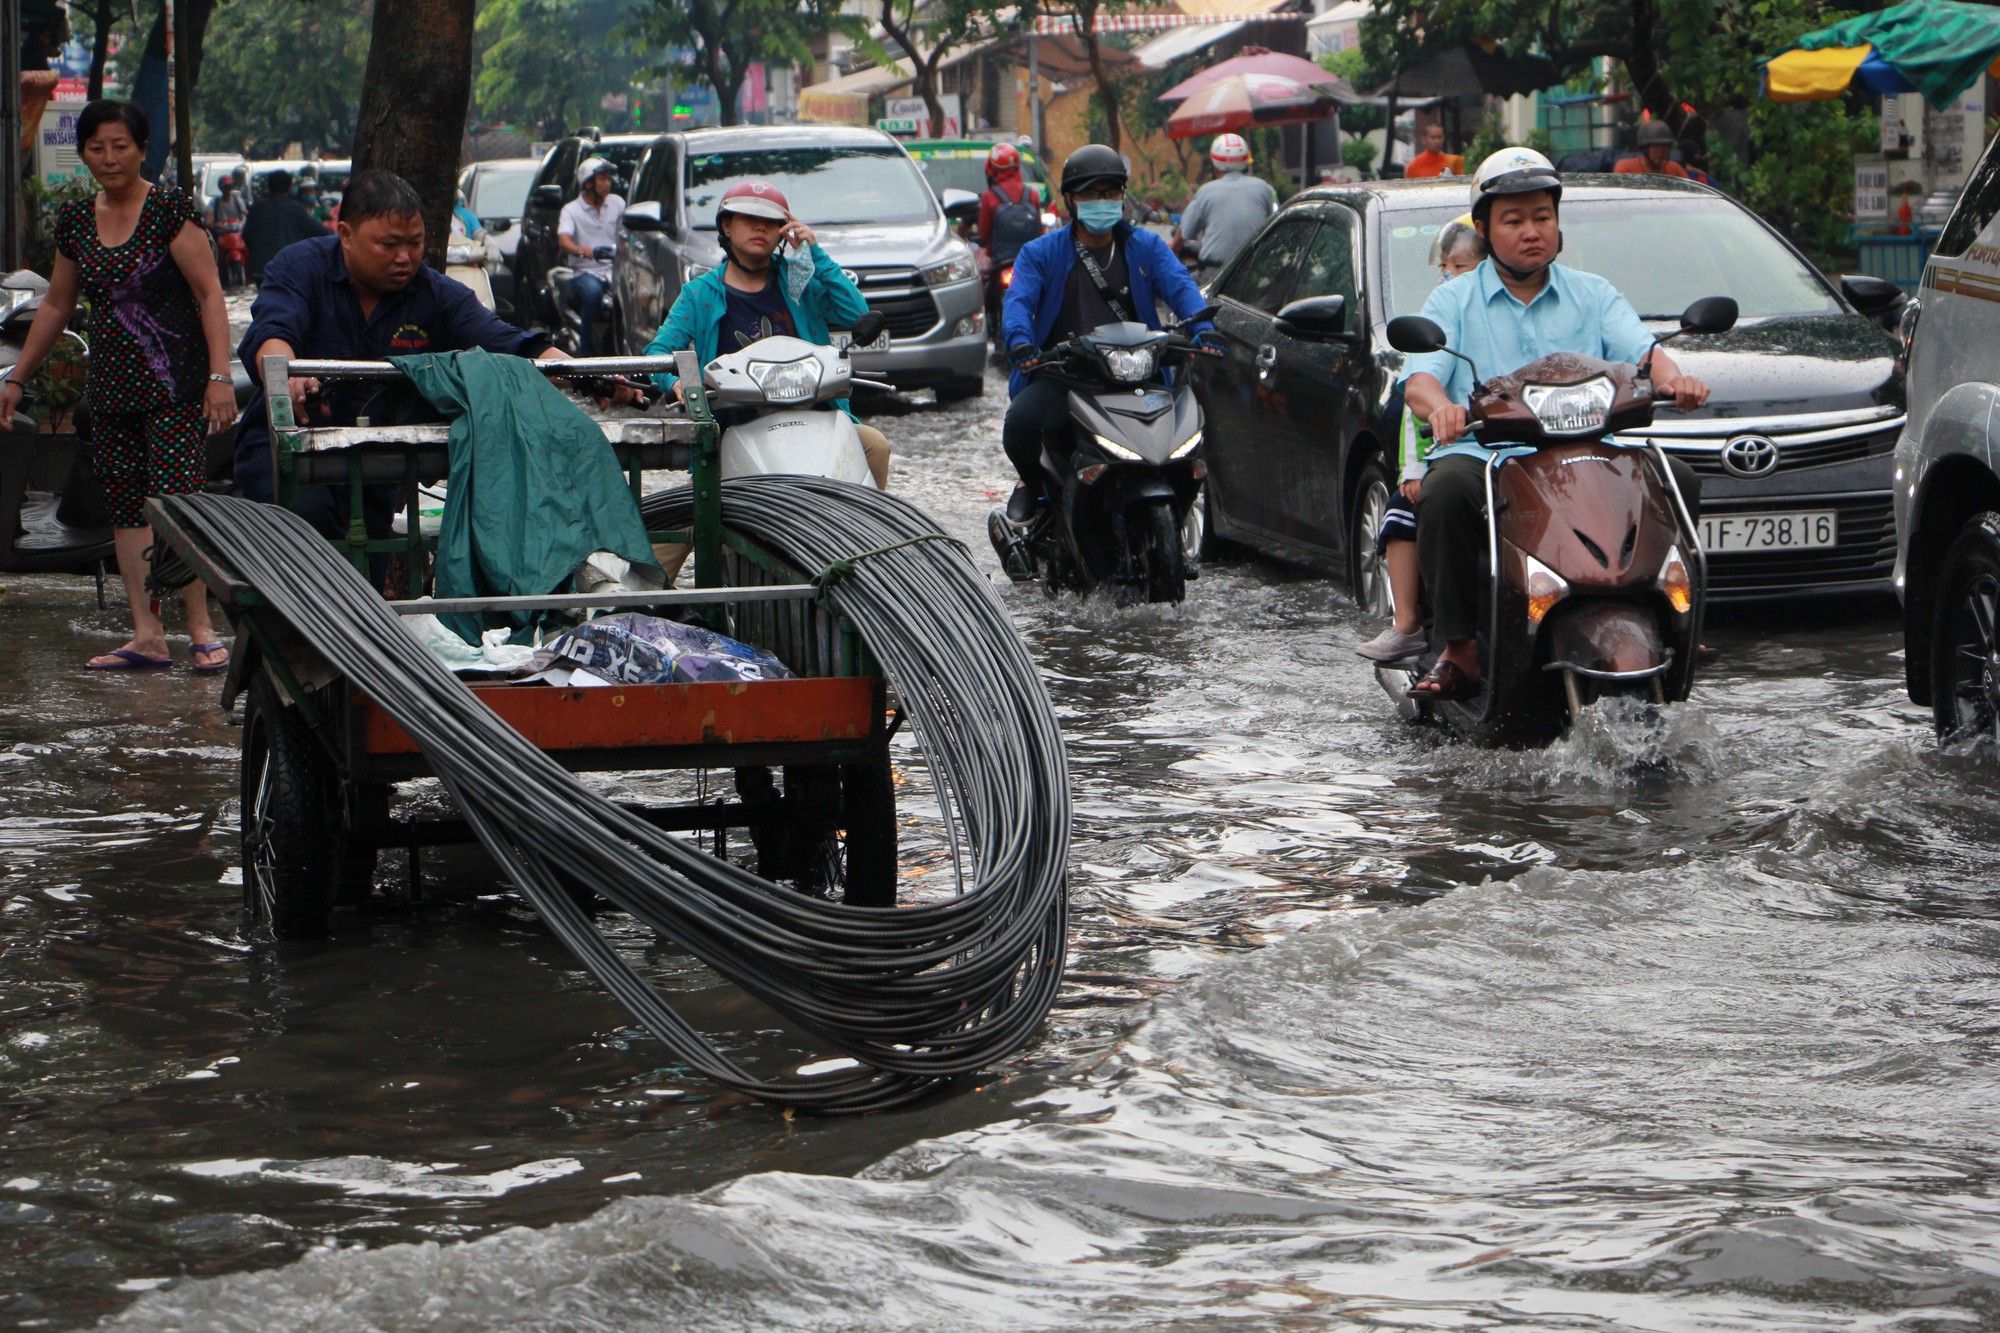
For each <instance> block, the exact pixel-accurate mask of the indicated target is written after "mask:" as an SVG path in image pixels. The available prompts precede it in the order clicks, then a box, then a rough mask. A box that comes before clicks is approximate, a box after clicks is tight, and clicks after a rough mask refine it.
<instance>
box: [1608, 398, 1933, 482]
mask: <svg viewBox="0 0 2000 1333" xmlns="http://www.w3.org/2000/svg"><path fill="white" fill-rule="evenodd" d="M1902 429H1903V412H1902V409H1900V408H1894V407H1867V408H1859V409H1856V410H1851V411H1842V412H1813V413H1806V414H1802V415H1799V416H1791V417H1762V418H1758V419H1755V420H1728V419H1718V418H1713V417H1710V418H1698V419H1696V420H1693V421H1656V422H1654V423H1653V424H1652V425H1651V426H1648V427H1646V428H1644V429H1642V430H1637V431H1620V432H1619V433H1618V435H1619V438H1620V439H1622V440H1624V441H1626V442H1627V443H1637V442H1638V441H1640V440H1652V441H1653V442H1655V443H1657V444H1658V445H1659V446H1660V447H1661V448H1662V449H1665V450H1666V451H1667V452H1668V453H1670V454H1672V455H1674V456H1675V457H1676V458H1679V459H1680V460H1681V461H1683V462H1685V463H1686V464H1687V465H1688V466H1689V467H1692V468H1693V469H1694V470H1695V471H1696V472H1699V473H1701V474H1702V475H1704V476H1710V477H1733V478H1737V479H1739V480H1746V481H1754V480H1757V479H1758V477H1771V476H1777V475H1778V474H1779V473H1783V472H1796V471H1798V470H1800V469H1801V468H1811V467H1828V466H1831V465H1832V464H1835V463H1852V462H1854V461H1855V460H1857V459H1862V458H1881V457H1884V456H1886V455H1888V454H1891V453H1894V452H1895V449H1896V437H1897V436H1898V435H1899V434H1900V433H1901V432H1902ZM1744 436H1761V437H1762V438H1764V439H1766V440H1769V441H1770V442H1771V443H1772V444H1774V445H1776V446H1777V450H1778V459H1777V464H1776V466H1774V467H1772V468H1770V469H1769V470H1768V471H1765V472H1762V473H1759V474H1757V476H1750V477H1746V476H1745V475H1744V474H1743V473H1741V472H1732V471H1730V470H1729V469H1728V468H1727V467H1725V466H1723V453H1724V450H1725V449H1727V448H1728V447H1729V444H1730V442H1731V441H1732V440H1738V439H1740V438H1742V437H1744Z"/></svg>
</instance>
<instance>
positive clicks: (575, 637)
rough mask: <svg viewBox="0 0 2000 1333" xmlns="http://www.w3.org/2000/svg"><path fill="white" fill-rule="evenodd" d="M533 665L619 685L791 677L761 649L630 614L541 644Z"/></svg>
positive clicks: (695, 628)
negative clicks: (593, 677) (583, 675)
mask: <svg viewBox="0 0 2000 1333" xmlns="http://www.w3.org/2000/svg"><path fill="white" fill-rule="evenodd" d="M536 663H537V665H538V666H539V667H541V668H542V670H543V672H544V674H545V675H546V676H548V677H550V678H553V676H554V675H555V673H557V672H570V673H582V674H587V675H591V676H596V677H598V678H600V679H602V680H607V681H614V682H616V683H618V684H622V685H664V684H691V683H693V682H696V681H710V680H720V681H740V680H784V679H787V678H789V677H790V676H791V674H792V671H791V668H790V667H787V666H786V665H785V664H784V663H783V662H780V661H779V660H778V659H777V658H776V657H773V656H772V655H771V654H770V653H767V652H765V651H764V650H763V649H762V648H753V647H751V646H750V645H749V644H747V643H740V642H738V641H737V640H735V639H732V638H729V637H728V636H726V635H722V634H717V633H716V632H715V631H714V630H709V629H703V628H702V627H701V626H699V625H683V624H681V623H680V622H679V621H674V620H663V619H661V618H660V617H658V616H648V615H642V614H639V613H637V612H630V611H627V612H621V613H620V614H618V615H612V616H599V617H598V618H597V619H595V620H588V621H585V622H584V623H583V624H581V625H578V626H577V627H576V628H575V629H572V630H569V631H567V632H566V633H564V634H562V635H561V636H560V637H558V638H557V639H555V640H554V641H553V642H551V643H548V644H545V645H544V646H543V648H542V650H541V652H540V653H539V654H538V655H537V658H536ZM559 683H567V680H565V681H563V682H559Z"/></svg>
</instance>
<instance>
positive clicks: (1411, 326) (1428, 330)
mask: <svg viewBox="0 0 2000 1333" xmlns="http://www.w3.org/2000/svg"><path fill="white" fill-rule="evenodd" d="M1389 346H1391V347H1393V348H1395V349H1396V350H1397V351H1399V352H1412V353H1415V352H1442V351H1443V350H1444V330H1443V329H1441V328H1439V327H1438V326H1437V323H1436V321H1434V320H1428V319H1425V318H1424V317H1423V316H1422V315H1398V316H1396V318H1394V319H1392V320H1390V321H1389Z"/></svg>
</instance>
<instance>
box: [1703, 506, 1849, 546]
mask: <svg viewBox="0 0 2000 1333" xmlns="http://www.w3.org/2000/svg"><path fill="white" fill-rule="evenodd" d="M1839 541H1840V515H1839V514H1838V513H1837V512H1836V511H1834V510H1831V509H1815V510H1809V511H1806V512H1803V513H1796V514H1716V515H1713V516H1709V517H1704V518H1703V519H1702V520H1701V546H1702V549H1703V550H1705V551H1707V552H1708V553H1709V554H1710V555H1716V554H1719V553H1726V552H1731V551H1805V550H1811V549H1812V548H1813V547H1816V546H1834V545H1837V544H1838V543H1839Z"/></svg>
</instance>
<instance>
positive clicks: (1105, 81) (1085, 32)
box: [1076, 0, 1121, 152]
mask: <svg viewBox="0 0 2000 1333" xmlns="http://www.w3.org/2000/svg"><path fill="white" fill-rule="evenodd" d="M1076 16H1077V18H1078V19H1079V20H1081V23H1080V26H1079V28H1078V31H1077V35H1078V36H1080V37H1082V38H1083V50H1084V54H1085V55H1087V56H1088V57H1089V58H1090V77H1091V78H1093V79H1095V80H1096V81H1097V103H1098V105H1099V106H1101V107H1103V108H1104V141H1105V143H1106V144H1108V145H1109V146H1110V148H1111V150H1112V151H1113V152H1118V151H1120V149H1119V146H1118V141H1119V139H1120V137H1121V135H1120V133H1119V125H1118V90H1117V89H1116V88H1113V87H1112V86H1111V80H1110V79H1109V78H1107V77H1106V76H1105V73H1104V48H1103V47H1102V46H1100V45H1099V44H1098V41H1097V5H1096V3H1095V0H1090V2H1089V3H1085V4H1080V5H1078V6H1077V7H1076Z"/></svg>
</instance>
